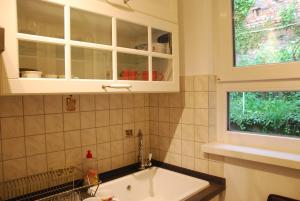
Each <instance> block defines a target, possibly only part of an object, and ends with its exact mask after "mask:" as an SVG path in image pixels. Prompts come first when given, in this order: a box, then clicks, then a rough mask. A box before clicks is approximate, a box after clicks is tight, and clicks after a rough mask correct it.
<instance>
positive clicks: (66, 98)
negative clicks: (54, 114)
mask: <svg viewBox="0 0 300 201" xmlns="http://www.w3.org/2000/svg"><path fill="white" fill-rule="evenodd" d="M69 98H71V99H72V100H74V101H75V111H68V107H67V103H68V101H67V100H68V99H69ZM79 101H80V99H79V95H72V96H70V95H66V96H63V110H64V112H79V110H80V108H79V107H80V105H79Z"/></svg>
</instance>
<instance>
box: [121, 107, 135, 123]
mask: <svg viewBox="0 0 300 201" xmlns="http://www.w3.org/2000/svg"><path fill="white" fill-rule="evenodd" d="M133 122H134V109H133V108H130V109H123V123H133Z"/></svg>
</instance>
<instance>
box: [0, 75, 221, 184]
mask: <svg viewBox="0 0 300 201" xmlns="http://www.w3.org/2000/svg"><path fill="white" fill-rule="evenodd" d="M215 84H216V80H215V76H209V75H201V76H186V77H182V78H181V92H180V93H169V94H167V93H166V94H122V95H121V94H113V95H75V96H73V98H75V99H76V111H74V112H68V111H66V99H67V98H68V97H69V96H67V95H65V96H60V95H57V96H11V97H0V120H1V129H0V131H1V132H0V133H1V138H0V181H3V180H9V179H14V178H17V177H22V176H26V175H31V174H36V173H40V172H44V171H47V170H51V169H56V168H62V167H68V166H70V165H76V166H79V167H81V164H82V159H83V158H84V156H85V152H86V151H87V150H88V149H90V150H92V152H93V154H94V157H95V158H96V159H97V160H96V162H95V166H97V168H98V170H99V172H104V171H108V170H111V169H115V168H118V167H121V166H126V165H128V164H132V163H134V162H136V161H137V150H138V148H137V147H138V145H137V144H138V143H137V132H138V130H139V129H141V130H142V131H143V133H144V135H145V136H144V138H145V154H146V155H147V153H148V152H149V150H150V149H151V150H150V151H151V152H152V153H153V157H154V159H157V160H161V161H164V162H167V163H171V164H174V165H178V166H182V167H185V168H189V169H193V170H196V171H201V172H205V173H210V174H214V175H218V176H223V158H221V157H217V156H212V155H206V154H204V153H203V152H202V151H201V146H202V145H203V144H204V143H207V142H212V141H214V140H215V138H216V135H215V130H216V129H215V125H216V115H215V113H216V85H215ZM126 129H133V131H134V136H133V137H126V135H125V130H126ZM149 134H150V135H149Z"/></svg>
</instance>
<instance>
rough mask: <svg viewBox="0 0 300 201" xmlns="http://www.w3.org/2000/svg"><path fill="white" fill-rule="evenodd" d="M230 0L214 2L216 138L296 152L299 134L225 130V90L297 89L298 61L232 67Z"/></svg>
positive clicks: (226, 108) (299, 78)
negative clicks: (293, 135) (216, 77)
mask: <svg viewBox="0 0 300 201" xmlns="http://www.w3.org/2000/svg"><path fill="white" fill-rule="evenodd" d="M231 2H232V0H220V1H216V2H215V3H216V4H215V6H214V7H215V8H216V9H215V11H216V13H215V18H214V24H215V26H216V27H215V30H214V31H215V47H214V48H215V53H216V54H215V58H214V59H215V67H216V74H217V76H218V84H217V123H218V124H217V141H218V142H222V143H227V144H234V145H241V146H250V147H257V148H265V149H271V150H278V151H284V152H292V153H298V154H300V149H299V147H300V138H293V137H283V136H274V135H264V134H253V133H245V132H237V131H229V130H228V99H227V94H228V92H232V91H240V92H246V91H300V62H290V63H282V64H268V65H258V66H249V67H234V66H233V64H234V60H233V58H234V51H233V48H234V47H233V27H232V25H233V23H232V4H231Z"/></svg>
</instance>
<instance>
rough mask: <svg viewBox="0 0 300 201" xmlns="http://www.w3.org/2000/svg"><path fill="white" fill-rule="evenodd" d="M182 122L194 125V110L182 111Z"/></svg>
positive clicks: (186, 109)
mask: <svg viewBox="0 0 300 201" xmlns="http://www.w3.org/2000/svg"><path fill="white" fill-rule="evenodd" d="M181 122H182V123H184V124H193V123H194V110H193V109H189V108H185V109H183V111H182V116H181Z"/></svg>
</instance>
